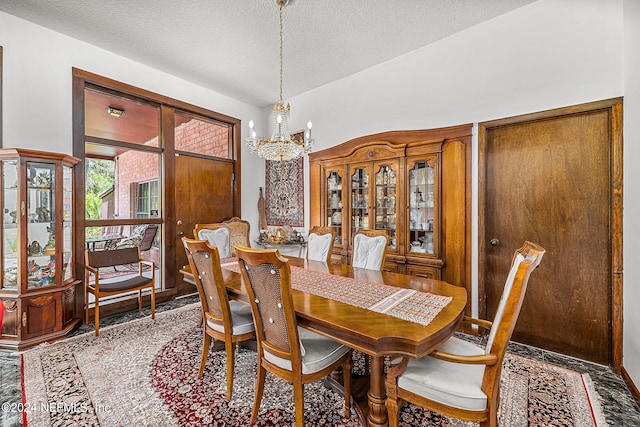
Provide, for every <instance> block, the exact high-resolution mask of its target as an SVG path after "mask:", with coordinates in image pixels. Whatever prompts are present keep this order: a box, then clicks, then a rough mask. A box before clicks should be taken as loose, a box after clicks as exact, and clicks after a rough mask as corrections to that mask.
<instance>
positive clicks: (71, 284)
mask: <svg viewBox="0 0 640 427" xmlns="http://www.w3.org/2000/svg"><path fill="white" fill-rule="evenodd" d="M79 161H80V160H79V159H77V158H75V157H71V156H68V155H64V154H56V153H47V152H42V151H32V150H24V149H19V148H15V149H0V172H1V173H0V180H1V181H0V183H1V188H2V197H1V199H0V208H1V209H2V212H3V222H2V228H1V229H0V230H1V231H0V242H1V244H2V252H1V254H2V261H1V262H0V266H1V268H2V272H1V273H2V274H1V275H0V299H1V300H2V302H3V305H4V317H3V322H2V334H1V335H0V347H2V348H9V349H19V350H20V349H23V348H26V347H29V346H32V345H35V344H38V343H41V342H44V341H49V340H52V339H55V338H60V337H62V336H64V335H66V334H67V333H68V332H69V331H71V330H72V329H73V328H74V327H75V326H76V325H78V323H79V322H80V319H79V318H78V317H77V316H76V315H75V314H76V309H75V305H76V285H78V283H80V281H79V280H76V279H75V277H74V269H73V266H74V259H73V253H74V252H73V194H74V189H73V169H74V167H75V165H76V164H77V163H78V162H79Z"/></svg>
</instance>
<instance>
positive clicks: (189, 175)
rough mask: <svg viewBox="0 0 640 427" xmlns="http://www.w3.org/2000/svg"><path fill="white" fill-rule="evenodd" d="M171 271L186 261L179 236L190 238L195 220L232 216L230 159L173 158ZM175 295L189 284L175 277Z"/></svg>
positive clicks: (188, 287) (183, 264)
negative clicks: (174, 246)
mask: <svg viewBox="0 0 640 427" xmlns="http://www.w3.org/2000/svg"><path fill="white" fill-rule="evenodd" d="M175 188H176V216H175V218H176V241H175V244H176V260H175V268H176V270H175V271H179V270H180V269H181V268H182V267H183V266H185V265H187V264H188V261H187V256H186V254H185V252H184V247H183V245H182V241H181V238H182V236H187V237H189V238H193V237H194V236H193V228H194V226H195V225H196V224H198V223H213V222H222V221H223V220H225V219H229V218H231V217H232V216H233V215H234V209H233V207H234V192H233V188H234V185H233V162H232V161H229V160H213V159H207V158H200V157H191V156H187V155H180V156H178V157H176V184H175ZM177 281H178V294H183V293H185V292H189V291H193V290H194V287H193V285H190V284H188V283H185V282H184V281H182V277H178V278H177Z"/></svg>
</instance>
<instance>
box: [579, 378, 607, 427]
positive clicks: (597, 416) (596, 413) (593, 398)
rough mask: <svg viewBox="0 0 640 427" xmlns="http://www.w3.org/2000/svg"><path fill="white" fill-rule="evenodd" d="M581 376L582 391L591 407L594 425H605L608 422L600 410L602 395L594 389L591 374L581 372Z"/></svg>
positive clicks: (601, 426)
mask: <svg viewBox="0 0 640 427" xmlns="http://www.w3.org/2000/svg"><path fill="white" fill-rule="evenodd" d="M581 376H582V384H583V385H584V391H585V393H586V394H587V399H589V407H590V408H591V416H592V417H593V422H594V423H595V425H596V427H605V426H607V425H608V424H607V421H606V420H605V417H604V413H603V412H602V397H600V394H599V393H598V392H597V391H596V388H595V385H594V384H593V380H592V379H591V376H589V374H582V375H581Z"/></svg>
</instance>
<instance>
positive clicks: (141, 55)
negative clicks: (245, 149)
mask: <svg viewBox="0 0 640 427" xmlns="http://www.w3.org/2000/svg"><path fill="white" fill-rule="evenodd" d="M533 1H534V0H291V1H290V3H289V5H288V6H286V7H285V9H284V18H283V19H284V89H283V91H284V93H283V96H284V98H285V99H287V98H290V97H292V96H295V95H298V94H300V93H303V92H306V91H308V90H311V89H313V88H316V87H319V86H322V85H324V84H326V83H329V82H331V81H334V80H337V79H340V78H342V77H345V76H348V75H350V74H353V73H356V72H358V71H361V70H363V69H365V68H368V67H371V66H373V65H376V64H379V63H382V62H384V61H387V60H389V59H392V58H395V57H397V56H399V55H402V54H404V53H406V52H409V51H412V50H415V49H417V48H420V47H422V46H425V45H427V44H429V43H432V42H434V41H436V40H439V39H442V38H444V37H447V36H448V35H451V34H453V33H456V32H458V31H461V30H463V29H465V28H468V27H471V26H473V25H476V24H478V23H480V22H483V21H485V20H488V19H491V18H493V17H495V16H498V15H500V14H503V13H506V12H509V11H511V10H513V9H516V8H518V7H520V6H523V5H525V4H528V3H531V2H533ZM0 10H1V11H3V12H6V13H9V14H11V15H15V16H17V17H19V18H22V19H25V20H28V21H31V22H34V23H36V24H39V25H42V26H44V27H47V28H50V29H52V30H55V31H57V32H60V33H63V34H66V35H68V36H71V37H73V38H76V39H80V40H83V41H85V42H87V43H90V44H92V45H96V46H99V47H102V48H104V49H107V50H109V51H112V52H115V53H117V54H119V55H122V56H124V57H127V58H130V59H133V60H135V61H138V62H141V63H143V64H146V65H149V66H151V67H153V68H156V69H159V70H162V71H165V72H167V73H170V74H173V75H175V76H178V77H181V78H183V79H185V80H188V81H191V82H193V83H196V84H198V85H201V86H204V87H207V88H210V89H212V90H215V91H217V92H220V93H223V94H226V95H229V96H232V97H234V98H237V99H240V100H243V101H246V102H250V103H252V104H255V105H258V106H265V105H268V104H271V103H273V102H274V101H276V100H277V99H278V91H279V88H278V84H279V64H278V55H279V47H278V43H279V41H278V34H279V29H278V7H277V6H276V3H275V2H274V0H189V1H176V0H135V1H127V2H121V1H106V0H47V1H44V0H1V1H0Z"/></svg>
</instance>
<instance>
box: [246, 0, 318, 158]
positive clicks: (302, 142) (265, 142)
mask: <svg viewBox="0 0 640 427" xmlns="http://www.w3.org/2000/svg"><path fill="white" fill-rule="evenodd" d="M288 1H289V0H275V2H276V4H277V5H278V6H279V8H280V100H279V101H278V102H276V103H275V104H274V105H273V107H271V111H272V118H271V121H272V129H273V131H272V133H271V137H270V138H269V137H267V136H264V137H262V138H256V132H255V130H254V123H253V120H250V121H249V136H248V137H247V138H246V139H245V141H246V142H247V146H248V147H249V148H250V149H251V152H252V153H253V154H255V155H257V156H259V157H263V158H264V159H265V160H274V161H282V160H293V159H297V158H300V157H302V156H304V155H305V154H307V153H309V152H310V151H311V147H312V146H313V143H314V140H313V139H312V138H311V126H312V124H311V122H309V123H307V131H306V134H305V135H304V136H300V137H295V138H292V136H291V133H290V132H289V114H290V112H291V105H290V104H289V103H286V104H285V103H284V101H283V100H282V9H283V8H284V6H285V5H286V4H287V3H288Z"/></svg>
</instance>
